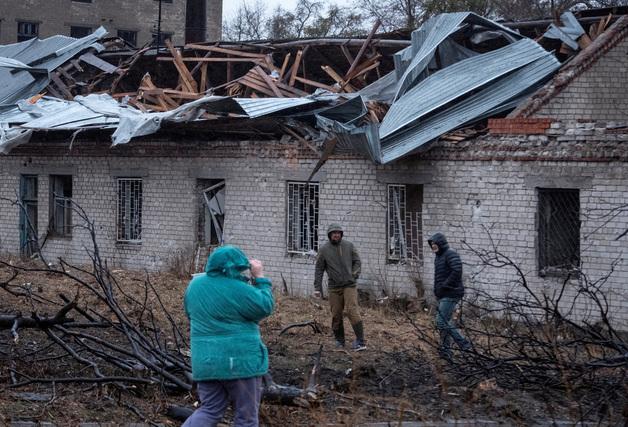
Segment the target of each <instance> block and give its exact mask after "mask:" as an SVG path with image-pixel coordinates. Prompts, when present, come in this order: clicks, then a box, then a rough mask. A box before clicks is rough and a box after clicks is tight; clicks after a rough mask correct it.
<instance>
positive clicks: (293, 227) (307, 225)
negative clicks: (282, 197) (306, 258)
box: [286, 182, 318, 253]
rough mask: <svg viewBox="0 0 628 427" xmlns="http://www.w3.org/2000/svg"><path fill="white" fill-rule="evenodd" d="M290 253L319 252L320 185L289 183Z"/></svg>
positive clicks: (288, 231) (288, 239)
mask: <svg viewBox="0 0 628 427" xmlns="http://www.w3.org/2000/svg"><path fill="white" fill-rule="evenodd" d="M287 208H288V212H287V224H286V226H287V227H286V228H287V230H286V237H287V246H288V252H292V253H306V252H310V251H317V250H318V183H314V182H310V183H308V182H288V203H287Z"/></svg>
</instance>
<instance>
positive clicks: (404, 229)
mask: <svg viewBox="0 0 628 427" xmlns="http://www.w3.org/2000/svg"><path fill="white" fill-rule="evenodd" d="M421 199H422V194H421V191H420V187H419V186H415V185H408V186H406V185H400V184H390V185H388V221H387V222H388V260H389V261H397V262H399V261H406V260H420V259H422V258H423V251H422V246H421V242H422V241H423V230H422V218H421V205H422V201H421ZM409 200H411V201H412V202H413V203H412V204H411V206H409V203H408V201H409Z"/></svg>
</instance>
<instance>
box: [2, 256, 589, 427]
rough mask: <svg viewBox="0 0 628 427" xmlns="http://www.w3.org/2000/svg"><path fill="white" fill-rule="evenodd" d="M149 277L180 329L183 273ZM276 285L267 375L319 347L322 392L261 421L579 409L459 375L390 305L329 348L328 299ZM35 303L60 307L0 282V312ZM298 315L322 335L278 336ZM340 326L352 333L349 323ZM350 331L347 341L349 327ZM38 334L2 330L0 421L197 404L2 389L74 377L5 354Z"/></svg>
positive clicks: (153, 392)
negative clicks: (354, 341) (362, 338)
mask: <svg viewBox="0 0 628 427" xmlns="http://www.w3.org/2000/svg"><path fill="white" fill-rule="evenodd" d="M5 260H6V258H5ZM14 262H18V261H14ZM114 274H115V276H116V278H117V279H118V280H119V282H120V283H121V284H123V286H124V287H125V288H126V289H128V291H129V292H132V291H133V290H134V289H135V288H140V287H142V286H143V283H144V280H145V273H137V272H129V271H122V270H115V271H114ZM8 277H10V271H9V269H7V268H6V267H5V268H2V267H0V282H2V281H3V280H5V281H6V280H7V278H8ZM149 277H150V280H151V283H152V284H153V285H154V286H155V288H156V289H157V290H158V292H159V294H160V295H161V297H162V298H161V299H162V301H163V302H164V304H165V305H166V307H167V309H168V310H169V312H170V313H171V314H172V315H173V316H174V318H175V319H176V321H177V323H178V324H179V325H181V327H182V328H184V329H185V330H186V331H187V322H186V320H185V317H184V314H183V311H182V305H181V301H182V296H183V292H184V289H185V286H186V284H187V280H184V279H180V278H178V277H176V276H174V275H172V274H167V273H161V274H151V275H150V276H149ZM14 283H19V284H28V288H29V289H31V290H32V292H33V293H36V294H37V295H39V296H44V297H47V298H49V299H50V300H52V301H55V300H56V301H58V294H59V292H63V293H65V294H67V295H74V292H75V289H76V285H75V284H74V283H72V281H71V280H69V279H67V278H59V277H57V276H55V275H50V274H47V273H41V272H38V273H21V274H20V276H19V277H18V279H17V280H16V281H14ZM275 291H276V292H275V293H276V301H277V305H276V310H275V313H274V314H273V315H272V316H271V317H270V318H268V319H267V320H265V321H264V322H263V324H262V325H261V327H262V333H263V337H264V340H265V342H266V344H267V346H268V348H269V352H270V366H271V374H272V376H273V378H274V380H275V382H277V383H279V384H285V385H295V386H298V387H303V386H304V384H306V382H307V380H308V378H309V373H310V370H311V368H312V366H313V364H314V361H315V360H316V356H317V354H318V352H319V350H320V349H321V346H322V351H321V352H320V356H321V357H320V360H321V372H320V381H319V384H320V393H319V403H318V404H315V405H313V406H312V407H311V408H299V407H289V406H277V405H269V404H263V405H262V411H261V420H262V423H263V424H266V425H281V426H293V425H295V426H296V425H312V426H313V425H329V424H342V425H359V424H361V423H367V422H382V421H389V422H393V423H395V422H398V421H401V420H450V419H476V420H477V419H480V420H494V421H499V422H502V423H504V424H505V425H533V424H535V423H546V422H548V421H551V420H553V419H559V420H568V419H576V417H578V416H579V414H578V406H577V405H576V404H574V403H573V402H570V399H569V397H568V396H563V395H561V394H560V393H556V394H555V395H548V394H544V395H536V394H535V393H534V392H531V391H524V390H518V389H504V388H502V387H501V386H500V384H499V383H498V382H496V381H494V380H493V379H491V378H490V377H487V378H486V379H485V380H484V381H479V382H478V381H477V380H475V381H473V382H469V381H466V380H465V379H463V378H457V377H456V376H455V375H454V374H452V372H451V367H450V365H448V364H447V363H445V362H443V361H442V360H440V359H438V357H437V356H436V354H435V352H434V351H433V349H431V348H425V347H424V346H423V345H422V344H420V343H419V341H418V340H417V339H416V336H415V333H414V331H415V327H419V328H426V329H428V330H432V329H433V325H432V322H431V315H430V314H429V313H428V312H425V311H423V310H420V309H419V310H411V311H410V312H408V311H404V310H399V309H396V308H392V307H390V306H389V305H388V304H387V302H385V303H384V304H377V303H375V305H372V306H369V307H366V306H363V307H362V309H361V311H362V314H363V316H364V322H365V330H366V335H367V340H368V349H367V350H366V351H363V352H359V353H355V352H352V351H349V350H342V349H341V350H338V349H335V348H334V346H333V340H332V338H331V330H330V327H329V323H330V322H329V319H330V313H329V309H328V306H327V302H326V301H317V300H313V299H310V298H296V297H290V296H284V295H281V294H280V289H276V290H275ZM80 301H81V304H82V305H83V306H89V304H91V303H93V301H92V300H90V298H89V297H86V296H84V295H81V297H80ZM412 306H413V307H417V306H418V305H417V304H414V305H412ZM33 310H35V311H37V312H38V313H39V314H44V313H48V314H51V313H54V312H55V310H58V307H54V306H52V305H48V306H47V305H46V304H35V305H34V306H30V305H29V304H28V303H27V302H26V301H25V300H24V299H23V298H20V299H18V298H15V297H13V296H11V295H10V294H9V293H7V292H5V291H3V290H2V289H0V314H6V313H15V312H17V311H22V312H23V313H30V312H31V311H33ZM410 319H412V320H413V322H412V323H414V325H416V326H413V324H412V323H411V322H410ZM304 321H315V322H317V324H318V325H320V329H321V332H320V333H317V332H316V331H315V330H314V328H311V327H309V326H306V327H299V328H292V329H290V330H289V331H287V332H286V333H284V334H282V335H280V332H281V331H282V329H283V328H285V327H286V326H288V325H290V324H293V323H300V322H304ZM345 325H346V326H345V327H346V329H347V330H348V331H349V330H350V327H349V324H348V321H346V320H345ZM105 333H106V332H105ZM348 335H350V336H351V338H352V334H350V333H349V334H348ZM45 339H46V337H45V335H44V334H42V333H41V332H40V331H37V330H32V329H30V330H22V331H21V333H20V340H19V342H18V343H17V344H16V343H14V342H13V339H12V337H11V334H10V332H9V331H7V330H1V331H0V357H1V362H0V384H2V386H3V388H4V391H3V392H2V393H0V425H6V424H9V423H10V422H11V421H15V420H29V421H48V422H53V423H55V424H57V425H59V426H71V425H77V424H78V423H79V422H81V421H93V422H96V421H99V422H114V423H123V422H124V423H128V422H142V421H144V422H145V421H150V422H153V423H161V424H163V425H179V423H178V422H176V421H173V420H171V419H169V418H168V417H167V416H166V415H165V412H166V408H167V407H168V405H171V404H175V405H184V406H190V405H193V404H194V401H195V398H194V396H193V394H190V393H187V394H178V395H165V394H163V393H162V392H161V391H160V390H159V389H158V388H142V387H138V389H137V391H136V392H135V393H128V392H121V391H120V390H119V389H118V388H117V387H115V386H113V385H101V386H97V385H90V384H57V385H56V386H54V387H53V386H51V385H50V384H44V385H29V386H24V387H20V388H17V389H16V388H10V387H8V386H9V384H10V382H11V375H10V371H9V368H10V367H11V366H12V367H13V368H15V369H17V370H18V371H20V372H22V373H26V374H28V375H31V376H45V375H46V374H54V375H60V374H63V373H64V372H66V373H68V374H69V373H73V374H74V375H76V372H77V371H76V370H77V369H80V367H78V366H76V365H75V364H74V363H72V362H70V361H68V360H67V359H60V360H55V361H46V362H42V363H39V364H37V363H35V364H31V365H29V366H23V365H21V364H20V362H19V361H17V363H15V364H14V362H12V361H11V360H12V355H14V354H16V352H17V353H19V352H22V353H23V352H26V351H28V349H29V348H30V347H32V348H34V347H36V346H38V345H41V342H42V340H45ZM88 374H89V372H86V375H88ZM33 398H38V399H43V400H39V401H38V400H33ZM228 416H229V415H228Z"/></svg>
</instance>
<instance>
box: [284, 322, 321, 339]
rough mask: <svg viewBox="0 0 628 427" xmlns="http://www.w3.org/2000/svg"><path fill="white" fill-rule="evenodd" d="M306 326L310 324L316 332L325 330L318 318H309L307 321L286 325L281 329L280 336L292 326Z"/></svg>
mask: <svg viewBox="0 0 628 427" xmlns="http://www.w3.org/2000/svg"><path fill="white" fill-rule="evenodd" d="M305 326H310V327H311V328H312V331H314V333H315V334H321V333H322V332H323V330H322V329H321V325H320V324H319V323H318V322H317V321H316V320H307V321H305V322H300V323H292V324H290V325H288V326H286V327H285V328H283V329H282V330H281V332H279V336H282V335H283V334H284V333H286V332H288V331H289V330H290V329H292V328H302V327H305Z"/></svg>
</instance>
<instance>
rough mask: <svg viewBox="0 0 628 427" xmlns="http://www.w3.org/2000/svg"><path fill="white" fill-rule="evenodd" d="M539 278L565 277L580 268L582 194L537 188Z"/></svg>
mask: <svg viewBox="0 0 628 427" xmlns="http://www.w3.org/2000/svg"><path fill="white" fill-rule="evenodd" d="M538 197H539V204H538V227H539V230H538V231H539V240H538V244H539V254H538V255H539V275H541V276H546V275H564V274H566V273H567V272H568V271H570V270H572V269H574V268H577V267H578V266H579V265H580V191H579V190H573V189H555V188H552V189H548V188H539V189H538Z"/></svg>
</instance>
